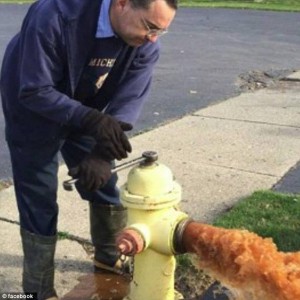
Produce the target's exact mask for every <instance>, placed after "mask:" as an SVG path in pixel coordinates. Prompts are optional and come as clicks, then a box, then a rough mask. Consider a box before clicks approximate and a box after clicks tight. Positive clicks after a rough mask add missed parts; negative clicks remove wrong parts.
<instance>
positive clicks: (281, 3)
mask: <svg viewBox="0 0 300 300" xmlns="http://www.w3.org/2000/svg"><path fill="white" fill-rule="evenodd" d="M31 2H34V1H32V0H20V1H16V0H0V3H14V4H22V3H31ZM179 3H180V6H185V7H222V8H241V9H258V10H259V9H260V10H275V11H300V0H244V1H240V0H223V1H219V0H179Z"/></svg>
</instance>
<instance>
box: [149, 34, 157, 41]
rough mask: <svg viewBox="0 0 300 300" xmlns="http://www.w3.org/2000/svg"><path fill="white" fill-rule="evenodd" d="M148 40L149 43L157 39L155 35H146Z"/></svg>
mask: <svg viewBox="0 0 300 300" xmlns="http://www.w3.org/2000/svg"><path fill="white" fill-rule="evenodd" d="M147 39H148V41H150V42H151V43H155V42H156V41H157V39H158V36H157V35H151V36H147Z"/></svg>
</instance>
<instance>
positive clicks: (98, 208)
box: [90, 202, 127, 273]
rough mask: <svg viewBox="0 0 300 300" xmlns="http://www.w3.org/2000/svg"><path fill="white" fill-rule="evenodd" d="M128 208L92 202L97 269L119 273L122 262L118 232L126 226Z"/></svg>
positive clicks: (91, 211)
mask: <svg viewBox="0 0 300 300" xmlns="http://www.w3.org/2000/svg"><path fill="white" fill-rule="evenodd" d="M126 222H127V210H126V209H125V208H124V207H123V206H121V205H118V206H115V205H102V204H97V203H93V202H90V225H91V237H92V242H93V245H94V247H95V256H94V264H95V271H96V272H101V271H110V272H114V273H119V272H120V270H121V264H120V261H119V253H118V251H117V248H116V243H115V241H116V237H117V234H118V233H119V232H120V231H121V230H122V229H123V228H124V227H125V226H126Z"/></svg>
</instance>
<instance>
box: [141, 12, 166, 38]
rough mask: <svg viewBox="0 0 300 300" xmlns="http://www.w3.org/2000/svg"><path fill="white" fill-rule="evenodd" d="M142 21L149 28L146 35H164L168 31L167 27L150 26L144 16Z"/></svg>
mask: <svg viewBox="0 0 300 300" xmlns="http://www.w3.org/2000/svg"><path fill="white" fill-rule="evenodd" d="M141 19H142V22H143V24H144V27H145V28H146V29H147V30H148V32H147V34H146V36H147V37H153V36H158V37H159V36H162V35H164V34H166V33H167V32H168V29H167V28H150V27H149V25H148V23H147V21H146V20H145V19H144V17H143V16H141Z"/></svg>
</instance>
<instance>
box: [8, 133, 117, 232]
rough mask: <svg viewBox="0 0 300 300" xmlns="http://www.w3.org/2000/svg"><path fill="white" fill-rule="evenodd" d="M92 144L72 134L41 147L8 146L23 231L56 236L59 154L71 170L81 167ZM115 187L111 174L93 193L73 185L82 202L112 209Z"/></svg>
mask: <svg viewBox="0 0 300 300" xmlns="http://www.w3.org/2000/svg"><path fill="white" fill-rule="evenodd" d="M94 143H95V142H94V140H93V139H92V138H91V137H88V136H83V135H81V134H79V133H75V132H71V133H69V134H67V136H66V137H65V138H64V139H57V140H55V141H54V140H51V141H50V142H49V143H44V144H40V143H39V144H32V143H31V144H26V145H15V144H14V143H8V146H9V150H10V155H11V162H12V169H13V179H14V185H15V193H16V198H17V205H18V209H19V214H20V224H21V227H22V228H24V229H26V230H27V231H29V232H32V233H35V234H39V235H45V236H53V235H54V234H56V232H57V217H58V205H57V187H58V179H57V172H58V167H59V158H58V157H59V152H61V154H62V156H63V158H64V160H65V162H66V165H67V166H68V168H69V169H70V168H73V167H76V166H77V165H78V164H79V163H80V161H81V160H82V159H83V158H84V157H85V156H86V155H87V154H88V153H89V152H90V151H91V149H92V148H93V146H94ZM66 179H67V178H66ZM116 183H117V175H115V174H114V175H113V176H112V177H111V178H110V180H109V182H108V183H107V185H106V186H104V187H103V188H101V189H99V190H98V191H96V192H89V191H86V190H85V189H84V188H83V187H80V185H79V184H76V188H77V191H78V192H79V194H80V195H81V197H82V198H83V199H85V200H88V201H92V202H97V203H100V204H113V205H114V204H120V202H119V191H118V189H117V187H116ZM70 198H71V197H70ZM69 201H72V199H70V200H69ZM74 215H75V216H76V207H74Z"/></svg>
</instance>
